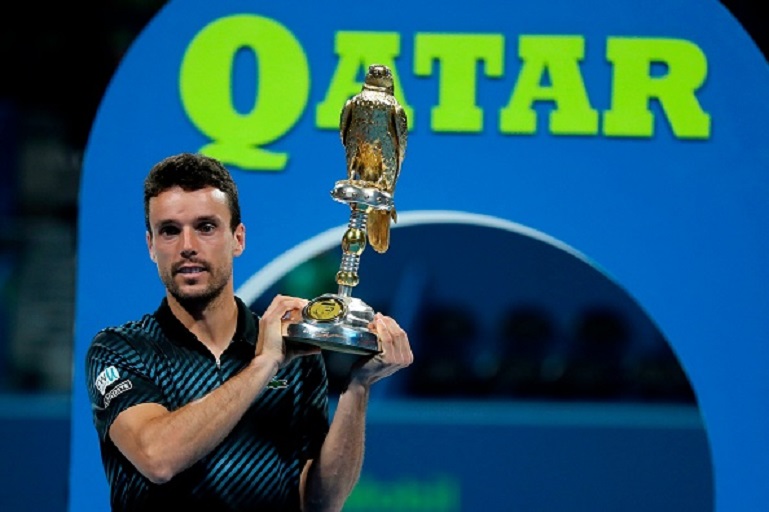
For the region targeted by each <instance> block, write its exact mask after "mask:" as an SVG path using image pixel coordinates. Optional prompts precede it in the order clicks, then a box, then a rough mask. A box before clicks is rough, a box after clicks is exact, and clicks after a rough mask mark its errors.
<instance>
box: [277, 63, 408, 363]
mask: <svg viewBox="0 0 769 512" xmlns="http://www.w3.org/2000/svg"><path fill="white" fill-rule="evenodd" d="M339 133H340V136H341V138H342V144H343V145H344V147H345V154H346V157H347V179H345V180H340V181H337V182H336V184H335V186H334V188H333V190H332V191H331V197H332V198H333V199H334V200H336V201H339V202H341V203H346V204H347V205H349V207H350V220H349V223H348V227H347V230H346V231H345V233H344V235H343V236H342V242H341V245H342V252H343V254H342V261H341V263H340V266H339V271H338V272H337V274H336V282H337V284H338V285H339V288H338V290H337V292H336V293H326V294H323V295H321V296H319V297H316V298H314V299H312V300H310V302H309V303H308V304H307V306H306V307H305V308H304V310H303V311H302V316H303V319H302V321H301V322H299V323H296V324H291V325H289V326H288V334H287V336H286V339H288V340H290V341H294V342H300V343H310V344H313V345H316V346H319V347H320V348H322V349H327V350H333V351H337V352H348V353H353V354H375V353H378V352H379V342H378V339H377V336H376V334H375V333H374V332H372V331H371V330H370V329H369V328H368V325H369V324H370V323H371V322H372V321H373V319H374V310H373V309H372V308H371V307H370V306H369V305H368V304H366V303H365V302H364V301H363V300H361V299H359V298H357V297H353V296H352V292H353V288H354V287H355V286H357V285H358V282H359V278H358V267H359V264H360V258H361V255H362V254H363V251H364V249H365V248H366V245H367V243H368V244H371V247H372V248H373V249H374V250H375V251H376V252H379V253H384V252H385V251H387V249H388V248H389V245H390V224H391V222H395V221H396V220H397V215H396V211H395V203H394V200H393V196H394V193H395V183H396V181H397V180H398V176H399V175H400V170H401V164H402V162H403V157H404V155H405V153H406V139H407V137H408V122H407V119H406V113H405V112H404V110H403V108H402V107H401V105H400V104H399V103H398V101H397V100H396V99H395V96H394V94H393V77H392V73H391V71H390V69H389V68H388V67H387V66H383V65H379V64H373V65H371V66H369V69H368V72H367V73H366V78H365V82H364V84H363V87H362V90H361V92H360V93H358V94H356V95H355V96H353V97H352V98H350V99H349V100H348V101H347V102H346V103H345V104H344V107H343V108H342V112H341V116H340V122H339Z"/></svg>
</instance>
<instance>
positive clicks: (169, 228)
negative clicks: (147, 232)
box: [158, 226, 179, 236]
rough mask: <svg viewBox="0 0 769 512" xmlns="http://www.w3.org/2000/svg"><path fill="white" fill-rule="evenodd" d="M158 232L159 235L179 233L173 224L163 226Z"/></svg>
mask: <svg viewBox="0 0 769 512" xmlns="http://www.w3.org/2000/svg"><path fill="white" fill-rule="evenodd" d="M158 232H159V233H160V235H161V236H174V235H178V234H179V229H178V228H175V227H173V226H163V227H162V228H160V230H159V231H158Z"/></svg>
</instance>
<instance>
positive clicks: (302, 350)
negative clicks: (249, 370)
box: [256, 295, 320, 368]
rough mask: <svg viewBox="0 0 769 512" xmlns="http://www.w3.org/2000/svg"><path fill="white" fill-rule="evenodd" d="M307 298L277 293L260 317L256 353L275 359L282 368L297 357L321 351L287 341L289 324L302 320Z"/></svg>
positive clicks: (317, 348)
mask: <svg viewBox="0 0 769 512" xmlns="http://www.w3.org/2000/svg"><path fill="white" fill-rule="evenodd" d="M306 304H307V300H305V299H300V298H297V297H290V296H288V295H277V296H276V297H275V298H274V299H272V302H271V303H270V305H269V306H267V309H266V310H265V311H264V314H263V315H262V316H261V317H260V319H259V337H258V338H257V342H256V355H257V356H261V357H266V358H271V359H274V360H275V361H276V362H277V363H278V366H279V367H280V368H282V367H284V366H286V365H287V364H288V363H289V362H291V360H293V359H294V358H296V357H301V356H306V355H310V354H318V353H320V348H319V347H314V346H311V345H301V344H297V343H286V341H285V338H284V336H285V335H286V332H287V329H288V326H289V324H293V323H298V322H301V321H302V309H303V308H304V306H305V305H306Z"/></svg>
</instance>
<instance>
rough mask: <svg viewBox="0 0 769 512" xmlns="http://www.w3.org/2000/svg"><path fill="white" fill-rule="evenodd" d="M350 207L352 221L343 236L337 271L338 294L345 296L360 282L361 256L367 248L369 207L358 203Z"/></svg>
mask: <svg viewBox="0 0 769 512" xmlns="http://www.w3.org/2000/svg"><path fill="white" fill-rule="evenodd" d="M350 209H351V211H350V222H349V224H348V227H347V231H345V233H344V236H343V237H342V251H343V254H342V262H341V263H340V265H339V272H337V273H336V282H337V284H338V285H339V291H338V294H339V295H341V296H343V297H349V296H350V295H351V294H352V289H353V288H354V287H355V286H357V284H358V282H359V278H358V267H359V266H360V256H361V254H362V253H363V250H364V249H365V248H366V224H367V221H368V210H369V208H368V207H365V208H364V209H361V208H359V207H358V204H357V203H351V204H350Z"/></svg>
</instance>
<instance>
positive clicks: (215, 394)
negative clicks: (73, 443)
mask: <svg viewBox="0 0 769 512" xmlns="http://www.w3.org/2000/svg"><path fill="white" fill-rule="evenodd" d="M144 211H145V221H146V227H147V235H146V238H147V247H148V249H149V255H150V258H151V259H152V260H153V261H154V262H155V263H156V265H157V269H158V274H159V276H160V279H161V280H162V282H163V284H164V286H165V288H166V294H165V298H163V300H162V302H161V304H160V307H159V308H158V309H157V311H155V312H154V313H153V314H147V315H144V316H143V317H142V318H141V319H140V320H138V321H133V322H128V323H126V324H124V325H121V326H117V327H111V328H107V329H104V330H102V331H101V332H99V333H98V334H97V335H96V336H95V337H94V339H93V341H92V343H91V346H90V347H89V350H88V352H87V355H86V369H87V371H86V378H87V385H88V390H89V395H90V399H91V404H92V407H93V412H94V423H95V426H96V430H97V432H98V434H99V438H100V447H101V453H102V461H103V463H104V467H105V471H106V474H107V478H108V480H109V483H110V496H111V504H112V509H113V510H114V511H145V512H146V511H152V510H164V511H168V510H169V507H173V509H177V508H179V509H182V508H181V507H184V506H186V505H189V506H194V507H199V508H201V509H202V510H208V511H220V510H221V511H224V510H227V511H229V510H233V511H234V510H259V511H265V510H274V511H277V510H280V511H298V510H305V511H307V510H341V508H342V506H343V504H344V502H345V500H346V499H347V497H348V496H349V494H350V493H351V492H352V489H353V487H354V485H355V483H356V482H357V479H358V477H359V475H360V470H361V466H362V460H363V448H364V430H365V428H364V427H365V412H366V406H367V402H368V397H369V389H370V386H371V384H373V383H374V382H375V381H377V380H379V379H381V378H383V377H386V376H388V375H390V374H392V373H394V372H395V371H397V370H398V369H400V368H403V367H405V366H408V365H409V364H411V362H412V361H413V356H412V353H411V349H410V346H409V342H408V337H407V335H406V333H405V332H404V331H403V330H402V329H401V328H400V327H399V326H398V324H397V323H396V322H395V321H394V320H393V319H391V318H389V317H386V316H383V315H381V314H377V315H376V318H375V319H374V322H373V323H372V326H371V327H372V329H373V330H374V331H375V332H376V333H377V335H378V337H379V342H380V344H381V349H382V351H381V353H380V354H378V355H376V356H373V357H367V358H361V360H360V362H359V364H358V365H356V367H355V368H354V370H353V371H352V373H351V375H350V379H349V382H348V385H347V387H346V389H345V391H344V392H343V393H341V395H340V397H339V402H338V405H337V409H336V412H335V414H334V418H333V421H331V423H330V425H329V421H328V408H327V406H328V401H327V380H326V373H325V369H324V366H323V359H322V357H321V355H320V353H319V349H317V348H315V347H309V348H298V347H297V346H296V345H294V344H286V343H285V342H284V339H283V334H284V332H285V328H286V326H287V325H288V324H289V323H291V322H296V321H299V320H300V318H301V309H302V307H304V305H305V304H306V300H304V299H299V298H295V297H288V296H277V297H275V298H274V300H273V301H272V302H271V303H270V305H269V306H268V307H267V308H266V310H265V311H264V314H263V315H262V316H261V317H256V315H254V314H253V313H252V312H251V311H249V310H248V308H247V307H246V305H245V304H244V303H243V302H242V301H241V300H240V299H239V298H237V297H236V296H235V292H234V284H233V275H232V272H233V259H234V258H235V257H237V256H240V255H241V254H242V253H243V251H244V250H245V243H246V231H245V227H244V225H243V224H242V222H241V218H240V207H239V204H238V193H237V189H236V186H235V184H234V182H233V181H232V178H231V176H230V175H229V173H228V172H227V170H226V169H225V168H224V167H223V166H222V165H221V163H219V162H218V161H216V160H214V159H212V158H209V157H206V156H202V155H197V154H189V153H183V154H179V155H175V156H171V157H168V158H166V159H164V160H162V161H161V162H159V163H158V164H156V165H155V166H154V167H153V168H152V170H151V171H150V173H149V175H148V176H147V178H146V180H145V184H144Z"/></svg>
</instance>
